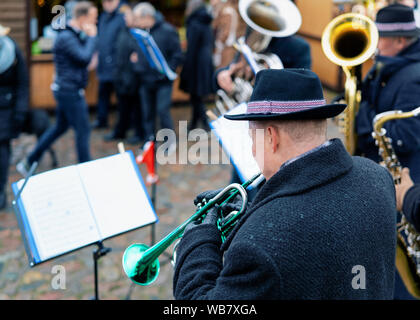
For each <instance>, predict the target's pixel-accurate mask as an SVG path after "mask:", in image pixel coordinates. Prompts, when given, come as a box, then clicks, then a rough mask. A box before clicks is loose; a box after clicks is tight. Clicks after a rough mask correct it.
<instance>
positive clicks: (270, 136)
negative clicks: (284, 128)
mask: <svg viewBox="0 0 420 320" xmlns="http://www.w3.org/2000/svg"><path fill="white" fill-rule="evenodd" d="M280 134H281V132H280V130H279V129H278V128H276V127H274V126H268V127H267V140H268V144H269V147H270V150H271V152H273V153H275V152H277V150H278V148H279V142H280Z"/></svg>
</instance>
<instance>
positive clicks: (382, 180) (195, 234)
mask: <svg viewBox="0 0 420 320" xmlns="http://www.w3.org/2000/svg"><path fill="white" fill-rule="evenodd" d="M395 242H396V211H395V189H394V184H393V181H392V178H391V176H390V174H389V173H388V172H387V171H386V169H384V168H382V167H380V166H379V165H378V164H376V163H374V162H373V161H371V160H369V159H366V158H360V157H351V156H350V155H349V154H348V153H347V151H346V150H345V148H344V146H343V144H342V142H341V141H340V140H338V139H334V140H331V143H330V144H329V145H327V146H325V147H322V148H319V149H317V150H316V151H314V152H310V153H308V154H306V155H305V156H303V157H300V158H298V159H296V160H295V161H292V162H291V163H289V164H287V165H283V166H282V167H281V168H280V170H279V171H278V172H277V173H276V174H275V175H274V176H273V177H271V178H270V179H269V180H268V181H267V182H266V183H265V184H264V185H263V186H262V188H261V189H260V190H259V192H258V194H257V195H256V197H255V199H254V200H253V202H252V204H250V205H249V206H248V209H247V211H246V213H245V214H244V216H243V217H242V218H241V219H240V220H239V222H238V224H237V226H236V227H235V229H234V230H233V231H232V232H231V234H230V235H229V236H228V238H227V239H226V241H225V242H224V243H223V244H222V242H221V239H220V235H219V232H218V229H217V227H216V226H214V225H205V224H202V225H199V226H197V227H195V228H193V229H191V230H189V231H187V232H186V233H185V235H184V237H183V238H182V240H181V243H180V245H179V247H178V252H177V253H178V254H177V256H178V258H177V263H176V266H175V275H174V282H173V290H174V296H175V298H176V299H214V300H224V299H228V300H230V299H235V300H237V299H247V300H253V299H392V298H393V288H394V265H395Z"/></svg>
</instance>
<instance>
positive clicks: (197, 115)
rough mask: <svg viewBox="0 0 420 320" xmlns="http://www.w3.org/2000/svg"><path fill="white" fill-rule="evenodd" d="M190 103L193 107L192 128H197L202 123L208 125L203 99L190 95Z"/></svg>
mask: <svg viewBox="0 0 420 320" xmlns="http://www.w3.org/2000/svg"><path fill="white" fill-rule="evenodd" d="M190 103H191V105H192V118H191V123H190V127H191V128H192V129H193V128H196V127H197V126H198V123H199V122H200V121H201V123H202V124H203V125H205V126H206V125H208V124H207V116H206V111H205V110H206V106H205V105H204V103H203V97H201V96H198V95H196V94H193V93H192V94H190Z"/></svg>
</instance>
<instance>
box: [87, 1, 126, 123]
mask: <svg viewBox="0 0 420 320" xmlns="http://www.w3.org/2000/svg"><path fill="white" fill-rule="evenodd" d="M102 6H103V9H104V11H103V12H102V14H101V16H100V17H99V23H98V42H97V50H98V67H97V70H96V74H97V76H98V79H99V92H98V108H97V121H96V122H95V123H94V124H93V127H94V128H107V127H108V110H109V105H110V101H111V94H112V92H113V91H114V74H115V67H116V56H115V53H116V41H115V40H116V39H117V36H118V34H119V33H120V31H121V30H122V29H123V28H124V27H125V23H124V16H123V14H122V12H121V3H120V0H102Z"/></svg>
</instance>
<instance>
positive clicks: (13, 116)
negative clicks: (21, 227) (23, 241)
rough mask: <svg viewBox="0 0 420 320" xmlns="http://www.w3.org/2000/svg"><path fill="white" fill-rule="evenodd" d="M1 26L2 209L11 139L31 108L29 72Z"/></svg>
mask: <svg viewBox="0 0 420 320" xmlns="http://www.w3.org/2000/svg"><path fill="white" fill-rule="evenodd" d="M9 31H10V29H9V28H5V27H3V26H2V25H0V209H3V208H4V207H6V204H7V201H6V186H7V179H8V172H9V161H10V140H11V139H13V138H16V137H17V135H18V134H19V132H20V131H22V129H23V128H22V126H23V124H24V122H25V119H26V114H27V111H28V107H29V90H28V86H29V83H28V73H27V69H26V64H25V59H24V58H23V55H22V52H21V51H20V49H19V47H18V46H17V44H16V43H15V42H14V41H13V40H12V39H11V38H9V37H8V36H7V34H8V33H9Z"/></svg>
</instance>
